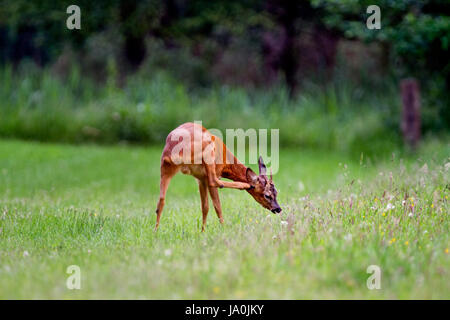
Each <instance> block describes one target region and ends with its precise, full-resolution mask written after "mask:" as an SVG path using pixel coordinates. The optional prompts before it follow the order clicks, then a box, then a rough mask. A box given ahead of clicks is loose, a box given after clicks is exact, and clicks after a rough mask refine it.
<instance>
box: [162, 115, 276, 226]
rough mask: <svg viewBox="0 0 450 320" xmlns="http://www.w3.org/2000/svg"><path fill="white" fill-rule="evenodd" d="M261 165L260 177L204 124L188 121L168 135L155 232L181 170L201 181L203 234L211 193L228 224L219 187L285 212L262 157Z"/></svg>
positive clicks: (222, 220)
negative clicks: (176, 175) (236, 191)
mask: <svg viewBox="0 0 450 320" xmlns="http://www.w3.org/2000/svg"><path fill="white" fill-rule="evenodd" d="M258 166H259V175H257V174H256V173H255V172H254V171H253V170H252V169H251V168H249V167H246V166H245V165H244V164H242V163H241V162H240V161H239V160H238V159H237V158H236V157H235V156H234V154H233V153H232V152H230V150H228V149H227V147H226V145H225V144H224V143H223V141H222V140H221V139H220V138H219V137H217V136H215V135H213V134H211V133H210V132H209V131H208V130H207V129H205V128H204V127H203V126H202V125H200V124H198V123H192V122H187V123H184V124H182V125H180V126H178V127H177V128H175V129H174V130H172V131H171V132H170V133H169V135H168V136H167V138H166V144H165V146H164V149H163V152H162V155H161V181H160V194H159V201H158V204H157V208H156V225H155V231H157V230H158V227H159V223H160V219H161V214H162V211H163V208H164V204H165V199H166V193H167V189H168V187H169V183H170V181H171V179H172V178H173V177H174V176H175V174H177V173H178V172H180V171H181V172H182V173H183V174H188V175H191V176H193V177H194V178H196V180H197V182H198V188H199V192H200V200H201V210H202V216H203V220H202V232H204V231H205V227H206V218H207V216H208V211H209V200H208V193H209V196H210V197H211V200H212V203H213V206H214V209H215V211H216V214H217V217H218V218H219V221H220V223H221V224H222V225H223V224H224V219H223V215H222V207H221V204H220V199H219V193H218V189H219V188H231V189H238V190H246V191H247V192H248V193H249V194H250V195H251V196H252V197H253V198H254V199H255V200H256V201H257V202H258V203H259V204H260V205H261V206H262V207H264V208H266V209H268V210H270V211H272V212H273V213H274V214H277V213H280V212H281V211H282V209H281V207H280V205H279V204H278V202H277V190H276V188H275V186H274V183H273V177H272V172H271V173H270V177H268V176H267V169H266V166H265V164H264V162H263V159H262V157H261V156H260V157H259V160H258ZM219 178H225V179H229V180H231V181H226V180H222V179H219Z"/></svg>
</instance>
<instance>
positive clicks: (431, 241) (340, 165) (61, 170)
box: [0, 140, 450, 299]
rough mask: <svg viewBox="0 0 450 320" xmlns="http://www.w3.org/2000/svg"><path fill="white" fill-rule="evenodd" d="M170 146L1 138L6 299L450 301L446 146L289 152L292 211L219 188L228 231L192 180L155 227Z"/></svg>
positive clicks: (285, 184)
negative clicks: (75, 276) (388, 152)
mask: <svg viewBox="0 0 450 320" xmlns="http://www.w3.org/2000/svg"><path fill="white" fill-rule="evenodd" d="M161 150H162V147H160V146H159V147H157V146H154V147H134V146H114V147H108V146H101V147H100V146H95V145H83V146H68V145H58V144H41V143H35V142H21V141H13V140H3V141H1V140H0V298H1V299H6V298H8V299H24V298H32V299H39V298H42V299H48V298H50V299H80V298H89V299H91V298H92V299H118V298H125V299H141V298H144V299H177V298H185V299H232V298H237V299H305V298H313V299H318V298H331V299H334V298H339V299H344V298H349V299H355V298H362V299H379V298H388V299H408V298H424V299H429V298H433V299H436V298H444V299H449V298H450V282H449V270H450V268H449V267H450V261H449V254H448V250H449V246H450V243H449V216H448V211H449V200H448V196H449V194H450V190H449V175H450V164H449V162H450V159H449V155H450V153H449V148H448V145H445V144H442V143H437V142H430V143H427V144H426V145H424V146H423V147H422V148H421V149H420V150H419V151H418V153H417V154H416V155H409V156H408V155H400V154H394V155H393V156H389V157H387V158H380V159H376V160H374V159H367V158H366V157H364V155H362V156H359V157H351V156H349V155H347V154H340V153H338V152H330V151H311V150H301V149H282V150H281V152H280V171H279V172H278V173H277V174H276V175H275V176H274V181H275V185H276V186H277V189H278V190H279V196H278V200H279V202H280V205H281V206H282V208H283V209H284V211H283V214H282V215H281V216H277V215H274V214H272V213H270V212H269V211H266V210H265V209H263V208H261V207H260V206H259V205H258V204H257V203H256V202H255V201H254V200H253V199H252V198H251V197H250V196H249V195H248V194H247V193H246V192H245V191H238V190H221V191H220V194H221V200H222V207H223V212H224V218H225V225H224V226H221V225H220V224H219V221H218V219H217V217H216V215H215V212H214V210H213V208H212V206H211V209H210V212H209V217H208V225H207V229H206V232H204V233H201V232H200V229H201V211H200V199H199V195H198V191H197V184H196V182H195V180H194V179H193V178H192V177H189V176H183V175H181V174H180V175H177V176H176V177H175V178H174V179H173V180H172V182H171V185H170V187H169V191H168V194H167V199H166V206H165V209H164V212H163V215H162V219H161V226H160V229H159V231H158V232H156V233H155V232H154V231H153V227H154V222H155V213H154V211H155V206H156V202H157V198H158V194H159V157H160V153H161ZM254 169H255V170H256V168H255V167H254ZM70 265H77V266H79V267H80V270H81V289H80V290H69V289H68V288H67V287H66V280H67V278H68V277H69V274H67V273H66V270H67V267H68V266H70ZM369 265H378V266H379V267H380V269H381V289H380V290H369V289H368V288H367V285H366V280H367V278H368V277H369V276H370V274H368V273H367V272H366V269H367V267H368V266H369Z"/></svg>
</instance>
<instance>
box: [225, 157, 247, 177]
mask: <svg viewBox="0 0 450 320" xmlns="http://www.w3.org/2000/svg"><path fill="white" fill-rule="evenodd" d="M222 177H224V178H227V179H231V180H233V181H238V182H247V167H246V166H244V165H243V164H242V163H241V162H239V160H237V159H236V157H234V163H230V164H226V165H225V166H224V168H223V171H222Z"/></svg>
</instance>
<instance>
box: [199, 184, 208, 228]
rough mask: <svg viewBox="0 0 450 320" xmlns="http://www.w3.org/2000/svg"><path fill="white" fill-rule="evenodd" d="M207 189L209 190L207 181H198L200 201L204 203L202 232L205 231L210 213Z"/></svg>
mask: <svg viewBox="0 0 450 320" xmlns="http://www.w3.org/2000/svg"><path fill="white" fill-rule="evenodd" d="M207 188H208V185H207V182H206V180H198V189H199V191H200V200H201V202H202V215H203V222H202V232H203V231H205V226H206V218H207V216H208V211H209V203H208V191H207Z"/></svg>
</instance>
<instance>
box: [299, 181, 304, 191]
mask: <svg viewBox="0 0 450 320" xmlns="http://www.w3.org/2000/svg"><path fill="white" fill-rule="evenodd" d="M303 190H305V185H304V184H303V182H301V181H299V182H298V191H300V192H302V191H303Z"/></svg>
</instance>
